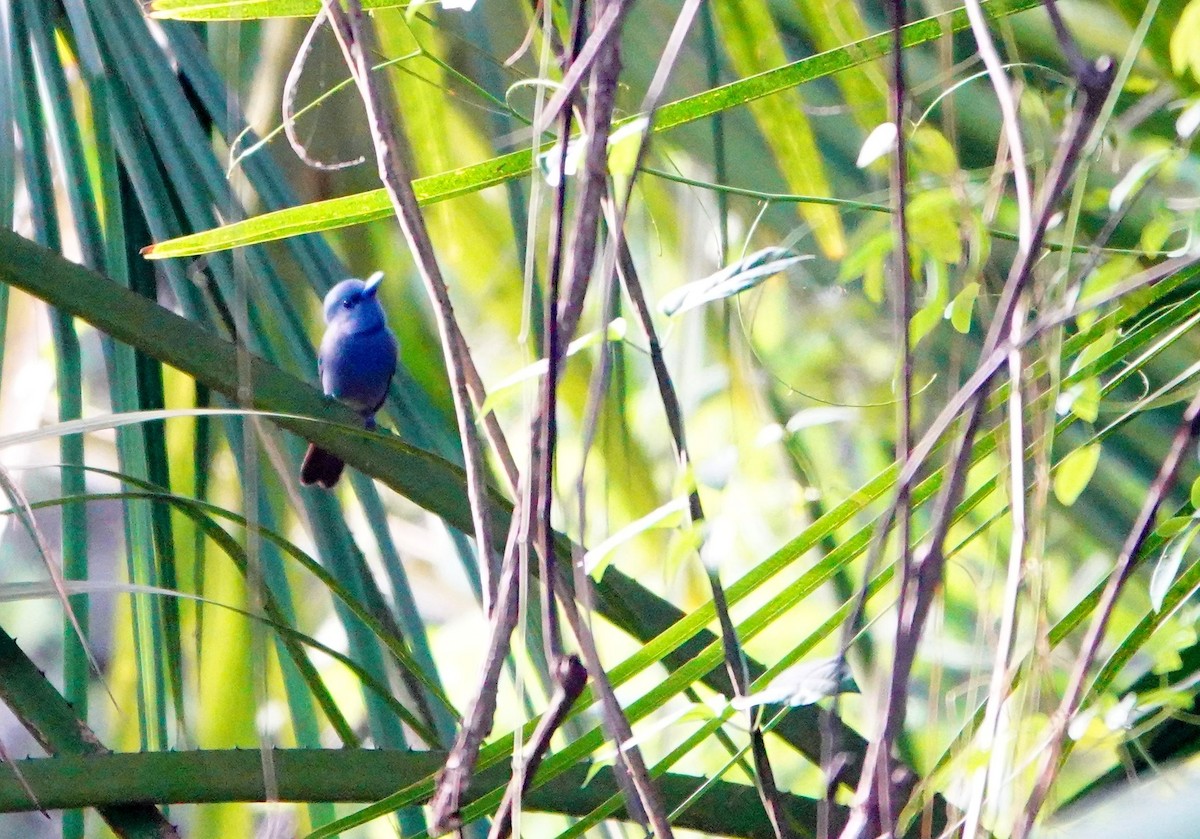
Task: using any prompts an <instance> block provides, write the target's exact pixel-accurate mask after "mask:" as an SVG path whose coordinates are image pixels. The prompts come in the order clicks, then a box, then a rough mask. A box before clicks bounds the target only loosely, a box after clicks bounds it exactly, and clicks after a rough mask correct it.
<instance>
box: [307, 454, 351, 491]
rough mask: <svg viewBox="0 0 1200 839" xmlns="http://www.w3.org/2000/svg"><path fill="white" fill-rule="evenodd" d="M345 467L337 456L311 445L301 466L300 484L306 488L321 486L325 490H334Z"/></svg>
mask: <svg viewBox="0 0 1200 839" xmlns="http://www.w3.org/2000/svg"><path fill="white" fill-rule="evenodd" d="M345 465H346V464H345V463H344V462H342V459H341V458H340V457H338V456H337V455H335V454H333V453H331V452H327V451H325V450H324V449H322V448H320V447H319V446H314V445H313V444H312V443H309V445H308V451H307V452H305V453H304V462H303V463H301V464H300V483H302V484H304V485H305V486H310V485H311V484H320V485H321V486H323V487H325V489H333V485H334V484H336V483H337V482H338V478H340V477H341V476H342V469H343V468H344V467H345Z"/></svg>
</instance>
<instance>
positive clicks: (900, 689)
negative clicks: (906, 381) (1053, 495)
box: [842, 59, 1114, 839]
mask: <svg viewBox="0 0 1200 839" xmlns="http://www.w3.org/2000/svg"><path fill="white" fill-rule="evenodd" d="M1113 69H1114V68H1113V65H1112V62H1111V61H1109V60H1108V59H1101V60H1100V61H1099V62H1097V64H1096V65H1095V72H1094V73H1090V74H1088V75H1086V76H1084V77H1081V78H1080V79H1079V84H1080V87H1081V91H1082V100H1083V101H1082V102H1081V104H1080V106H1079V107H1078V108H1077V109H1076V110H1075V112H1074V113H1073V114H1072V117H1071V121H1070V123H1069V125H1068V128H1067V130H1066V132H1065V141H1064V142H1063V143H1062V144H1061V145H1060V146H1059V150H1058V153H1057V154H1056V156H1055V159H1054V162H1053V164H1052V166H1051V168H1050V171H1049V174H1048V177H1047V180H1046V184H1045V186H1044V187H1043V190H1042V195H1041V196H1040V199H1041V200H1040V201H1039V205H1040V206H1039V212H1038V218H1037V220H1036V224H1035V226H1034V230H1033V236H1032V239H1031V241H1030V244H1029V246H1028V248H1021V249H1019V250H1018V253H1017V258H1016V260H1015V261H1014V262H1013V265H1012V267H1011V269H1010V272H1009V276H1008V280H1007V281H1006V283H1005V286H1004V289H1003V291H1002V293H1001V297H1000V300H999V303H998V304H997V312H996V315H995V317H994V318H993V320H992V323H991V326H990V327H989V330H988V334H987V337H986V339H985V341H984V346H983V351H982V353H981V357H982V358H985V359H988V360H989V361H990V360H992V359H993V358H995V355H996V350H997V349H998V348H999V346H1000V344H1001V343H1002V341H1003V340H1004V337H1005V336H1006V335H1008V334H1009V333H1010V331H1011V328H1012V321H1013V317H1014V315H1015V313H1016V311H1017V309H1018V303H1019V301H1020V298H1021V295H1022V294H1023V293H1024V291H1025V289H1026V288H1027V287H1028V284H1029V280H1030V278H1031V277H1032V275H1033V269H1034V266H1035V265H1036V262H1037V258H1038V256H1039V254H1040V252H1041V248H1042V244H1043V242H1044V240H1045V235H1046V232H1047V230H1048V228H1049V221H1050V217H1051V215H1052V214H1053V213H1054V211H1055V209H1056V207H1057V204H1058V201H1059V199H1060V198H1061V196H1062V194H1063V192H1064V191H1065V190H1066V187H1067V185H1068V184H1069V183H1070V181H1071V179H1072V177H1073V175H1074V173H1075V171H1076V170H1077V168H1078V164H1079V160H1080V152H1081V150H1082V148H1083V146H1084V143H1085V142H1086V141H1087V140H1088V138H1089V137H1090V135H1091V131H1092V128H1093V127H1094V126H1095V123H1096V119H1097V118H1098V116H1099V114H1100V110H1101V107H1102V105H1103V102H1104V101H1105V99H1106V98H1107V96H1108V92H1109V90H1110V88H1111V86H1112V81H1113V77H1114V73H1113ZM1006 358H1007V353H1003V354H1000V357H999V359H998V361H997V363H996V369H997V370H998V369H999V366H1000V365H1001V364H1002V363H1003V361H1004V360H1005V359H1006ZM994 374H995V371H993V372H992V373H991V374H990V375H987V376H983V377H981V381H980V383H979V386H978V388H977V389H976V391H975V392H974V394H973V395H972V396H971V397H970V399H969V404H968V406H967V408H966V410H967V416H966V419H965V422H964V426H963V431H962V433H961V435H960V437H959V440H958V441H957V444H956V446H955V449H954V451H953V454H952V455H951V458H950V465H949V469H948V472H947V478H946V480H945V481H944V483H943V488H942V492H941V494H940V495H939V496H938V499H937V502H936V504H935V507H934V513H933V525H932V527H931V528H930V536H929V539H928V543H927V544H928V547H927V549H926V550H925V552H924V555H923V556H921V557H920V558H919V559H918V560H916V562H915V567H914V573H913V575H912V584H911V585H909V586H906V587H903V588H902V589H901V599H900V603H899V608H898V609H897V636H896V650H895V657H894V664H893V670H892V681H891V691H890V693H889V701H888V714H887V717H886V721H885V724H886V725H887V726H891V727H892V728H893V729H894V730H895V731H899V730H900V729H901V727H902V726H903V723H904V710H905V703H906V702H907V695H908V680H909V675H910V673H911V671H912V665H913V662H914V660H915V658H916V647H917V644H918V643H919V641H920V636H921V633H922V631H923V628H924V623H925V618H926V617H927V615H928V613H929V607H930V605H931V603H932V602H933V598H934V596H935V594H936V592H937V590H938V589H939V587H940V585H941V581H942V573H943V570H944V566H945V540H946V536H947V534H948V533H949V529H950V524H951V522H952V521H953V518H954V511H955V509H956V508H957V506H958V503H959V501H960V499H961V498H962V493H963V490H964V488H965V485H966V473H967V467H968V465H969V463H970V460H971V452H972V450H973V448H974V441H975V436H976V434H977V432H978V430H979V426H980V424H981V422H982V418H983V413H984V408H985V403H986V399H987V395H988V393H989V391H990V387H991V382H992V376H994ZM927 439H928V436H927ZM930 446H932V443H931V444H930ZM920 449H921V446H918V447H917V449H916V450H915V451H914V453H913V455H911V456H910V457H909V459H908V461H907V463H905V466H904V469H903V470H902V472H901V476H900V478H899V479H898V481H897V484H898V488H897V492H898V493H899V492H901V491H904V490H905V489H908V488H910V481H911V480H912V477H914V476H915V474H916V471H917V470H918V469H919V468H920V465H921V461H916V460H915V457H916V454H917V451H919V450H920ZM897 506H898V505H897V504H895V503H893V504H892V505H891V507H890V508H889V510H888V511H887V512H885V514H884V516H883V517H882V518H881V520H880V523H879V525H878V528H877V530H876V533H875V536H874V538H873V540H872V544H871V549H870V552H869V554H868V568H871V567H873V563H876V562H878V557H879V555H880V554H881V552H882V548H883V543H884V542H885V541H886V537H887V530H888V528H889V526H890V523H891V522H892V521H894V518H895V515H896V510H897ZM860 605H861V600H860ZM855 619H856V620H861V611H859V610H856V615H855ZM889 757H890V756H889V755H887V754H883V753H882V752H881V750H880V749H879V748H878V747H877V745H876V744H872V748H871V750H869V751H868V755H867V761H866V762H865V764H864V769H863V773H864V776H866V775H867V774H868V773H872V774H881V775H882V776H883V777H886V775H885V774H884V772H883V769H882V767H883V766H884V765H885V762H886V761H887V760H888V759H889ZM897 797H898V796H897ZM862 803H866V799H865V798H864V799H862ZM879 817H880V814H879V812H878V810H876V811H875V812H870V811H867V810H866V809H864V808H863V807H861V806H860V807H856V808H855V810H854V812H853V813H852V815H851V819H850V822H849V824H848V825H847V827H846V829H845V831H844V832H843V834H842V836H843V837H844V839H852V837H860V836H864V835H877V834H878V833H879V832H882V830H884V829H887V828H888V827H889V825H884V826H882V827H881V828H880V829H878V830H876V831H875V832H871V828H872V827H879V822H878V819H879Z"/></svg>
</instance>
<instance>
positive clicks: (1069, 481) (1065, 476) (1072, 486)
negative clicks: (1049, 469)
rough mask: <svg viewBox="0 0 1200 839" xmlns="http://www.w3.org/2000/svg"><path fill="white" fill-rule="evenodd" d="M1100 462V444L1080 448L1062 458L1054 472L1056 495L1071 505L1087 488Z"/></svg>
mask: <svg viewBox="0 0 1200 839" xmlns="http://www.w3.org/2000/svg"><path fill="white" fill-rule="evenodd" d="M1099 463H1100V444H1099V443H1091V444H1089V445H1087V446H1083V447H1082V448H1078V449H1076V450H1075V451H1073V452H1071V453H1070V454H1069V455H1067V456H1066V457H1064V458H1063V459H1062V462H1061V463H1059V464H1058V468H1057V469H1056V470H1055V472H1054V497H1055V498H1057V499H1058V503H1060V504H1062V505H1064V506H1066V507H1070V506H1071V505H1072V504H1074V503H1075V501H1076V500H1077V499H1078V498H1079V496H1080V495H1081V494H1082V493H1083V491H1084V489H1086V488H1087V485H1088V482H1089V481H1091V480H1092V475H1093V474H1095V472H1096V465H1097V464H1099Z"/></svg>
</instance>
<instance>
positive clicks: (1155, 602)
mask: <svg viewBox="0 0 1200 839" xmlns="http://www.w3.org/2000/svg"><path fill="white" fill-rule="evenodd" d="M1197 533H1200V521H1197V520H1195V519H1193V520H1192V523H1191V526H1190V527H1187V528H1186V529H1184V530H1182V531H1180V532H1179V533H1176V534H1175V535H1174V536H1173V537H1171V541H1170V542H1168V543H1167V546H1166V547H1165V548H1163V552H1162V555H1161V556H1160V557H1159V558H1158V562H1156V563H1154V572H1153V573H1152V574H1151V575H1150V604H1151V605H1152V606H1153V607H1154V611H1156V612H1161V611H1162V607H1163V601H1164V600H1165V599H1166V596H1167V592H1168V591H1170V590H1171V584H1172V583H1174V582H1175V578H1176V577H1177V576H1178V575H1179V566H1181V565H1182V564H1183V557H1184V556H1185V555H1186V554H1187V551H1188V548H1190V547H1191V546H1192V542H1193V541H1194V540H1195V538H1196V534H1197Z"/></svg>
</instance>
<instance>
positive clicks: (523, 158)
mask: <svg viewBox="0 0 1200 839" xmlns="http://www.w3.org/2000/svg"><path fill="white" fill-rule="evenodd" d="M279 1H280V2H283V0H279ZM161 2H167V0H161ZM294 2H296V3H297V4H298V3H299V2H300V0H294ZM318 2H319V0H307V6H306V8H309V9H311V12H310V13H311V14H315V13H316V9H317V7H318ZM191 5H196V4H191ZM1038 5H1040V0H988V2H986V3H984V4H983V8H984V11H985V13H986V14H987V15H988V16H989V17H992V18H998V17H1004V16H1007V15H1011V14H1015V13H1017V12H1021V11H1024V10H1025V9H1030V8H1033V7H1035V6H1038ZM968 26H969V22H968V21H967V16H966V13H965V12H964V11H963V10H962V9H958V10H956V11H955V12H953V13H951V14H950V15H937V16H933V17H928V18H925V19H923V20H919V21H914V22H913V23H910V24H908V25H907V26H906V27H904V29H903V32H902V41H903V43H904V45H905V46H906V47H909V46H914V45H916V44H922V43H925V42H927V41H931V40H936V39H938V38H941V37H943V36H944V35H945V34H946V33H947V32H956V31H959V30H961V29H966V28H967V27H968ZM891 37H892V36H891V33H890V32H884V33H881V34H878V35H873V36H871V37H869V38H865V39H863V40H861V41H855V42H854V43H852V44H847V45H846V46H844V47H841V48H839V49H835V50H829V51H827V52H823V53H820V54H818V55H814V56H810V57H808V58H802V59H800V60H799V61H795V62H792V63H791V64H786V65H784V66H782V67H776V68H774V69H771V70H767V71H766V72H764V73H758V74H757V75H754V76H751V77H749V78H745V79H739V80H738V81H735V82H731V83H730V84H727V85H723V86H721V87H718V88H713V89H712V90H706V91H704V92H703V93H698V94H696V95H694V96H688V97H685V98H683V99H679V100H677V101H675V102H672V103H670V104H668V105H664V106H663V107H662V108H660V109H659V111H658V113H657V114H656V115H655V120H654V131H655V133H658V132H662V131H667V130H669V129H671V128H675V127H677V126H680V125H685V124H687V123H690V122H695V121H696V120H700V119H704V118H706V117H711V116H713V115H715V114H719V113H722V112H724V111H727V110H729V109H731V108H735V107H737V106H739V105H745V104H747V103H748V102H752V101H755V100H757V99H761V98H763V97H767V96H770V95H771V94H774V93H779V92H780V91H784V90H788V89H789V88H793V87H796V86H797V85H800V84H803V83H805V82H810V81H814V80H816V79H820V78H825V77H828V76H831V75H834V74H836V73H839V72H841V71H842V70H845V69H847V68H850V67H857V66H859V65H861V64H865V63H867V62H870V61H872V60H874V59H876V58H880V57H882V56H884V55H886V54H887V53H888V51H889V50H890V49H891ZM633 119H637V117H630V118H628V119H627V120H622V121H620V122H618V123H616V124H615V125H616V126H617V127H619V126H620V125H623V124H624V123H625V122H628V121H632V120H633ZM550 146H551V144H549V143H547V144H545V145H543V146H542V147H541V148H540V149H539V151H544V150H546V149H548V148H550ZM533 164H534V155H533V153H532V151H531V150H529V149H522V150H520V151H515V152H510V153H509V154H504V155H500V156H498V157H494V158H492V159H490V160H485V161H483V162H481V163H476V164H473V165H471V166H466V167H463V168H461V169H457V170H455V171H453V172H445V173H442V174H440V175H432V176H428V177H424V178H418V179H416V180H415V181H413V189H414V190H415V191H416V194H417V199H418V200H419V201H420V202H421V203H422V204H423V205H427V204H434V203H436V202H439V201H445V200H446V199H448V198H453V197H455V196H458V195H465V194H467V193H471V192H477V191H478V190H481V189H484V188H486V187H489V186H495V185H497V184H502V183H505V182H506V181H509V180H512V179H513V178H519V177H523V176H524V175H527V174H529V173H530V172H531V171H532V169H533ZM391 215H392V208H391V204H390V203H389V200H388V197H387V193H386V192H385V191H384V190H383V189H375V190H370V191H368V192H360V193H357V194H355V195H347V196H343V197H340V198H331V199H328V200H325V201H317V202H313V203H311V204H305V205H303V206H299V207H290V208H288V209H286V210H277V211H275V212H272V213H264V214H262V215H259V216H255V217H254V218H250V219H246V220H245V221H240V222H235V223H233V224H227V225H223V226H221V227H217V228H213V229H212V230H207V231H204V232H201V233H195V234H192V235H188V236H180V237H177V238H173V239H168V240H165V241H160V242H157V243H156V244H154V245H152V246H151V247H150V248H149V249H148V250H146V251H145V255H146V256H147V257H148V258H150V259H167V258H171V257H181V256H199V255H200V254H205V253H213V252H215V251H221V250H227V249H229V248H235V247H242V246H245V245H253V244H260V243H262V242H272V241H275V240H277V239H282V238H286V237H288V236H299V235H301V234H303V233H316V232H320V231H323V230H335V229H337V228H339V227H346V226H348V225H352V224H363V223H365V222H368V221H375V220H378V219H382V218H388V217H389V216H391ZM834 218H836V215H835V216H834ZM839 229H840V224H839Z"/></svg>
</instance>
